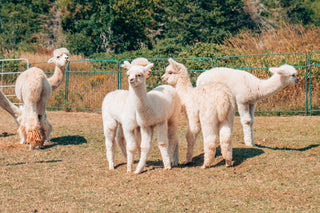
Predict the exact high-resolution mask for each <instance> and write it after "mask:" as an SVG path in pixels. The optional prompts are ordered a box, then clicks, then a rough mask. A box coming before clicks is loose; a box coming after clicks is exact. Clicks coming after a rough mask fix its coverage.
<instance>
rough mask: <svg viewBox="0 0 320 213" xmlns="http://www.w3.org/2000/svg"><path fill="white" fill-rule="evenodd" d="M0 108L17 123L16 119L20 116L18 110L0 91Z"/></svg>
mask: <svg viewBox="0 0 320 213" xmlns="http://www.w3.org/2000/svg"><path fill="white" fill-rule="evenodd" d="M0 106H1V107H2V108H3V109H4V110H6V111H7V112H8V113H9V114H10V115H11V116H12V117H13V118H14V119H15V121H16V123H17V124H18V122H17V118H18V116H19V115H20V109H19V108H18V107H17V106H16V105H14V104H13V103H11V102H10V101H9V100H8V99H7V97H6V96H5V95H4V94H3V93H2V92H1V91H0Z"/></svg>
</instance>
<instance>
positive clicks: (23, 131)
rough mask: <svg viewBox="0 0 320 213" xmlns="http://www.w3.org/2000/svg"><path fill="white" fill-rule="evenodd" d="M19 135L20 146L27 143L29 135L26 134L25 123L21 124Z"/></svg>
mask: <svg viewBox="0 0 320 213" xmlns="http://www.w3.org/2000/svg"><path fill="white" fill-rule="evenodd" d="M18 133H19V136H20V144H25V143H27V134H26V127H25V124H24V122H22V123H20V126H19V129H18Z"/></svg>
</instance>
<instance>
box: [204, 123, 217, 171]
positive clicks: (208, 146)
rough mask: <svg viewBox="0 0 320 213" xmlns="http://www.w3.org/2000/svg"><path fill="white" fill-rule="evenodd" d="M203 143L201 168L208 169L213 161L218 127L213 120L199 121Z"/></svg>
mask: <svg viewBox="0 0 320 213" xmlns="http://www.w3.org/2000/svg"><path fill="white" fill-rule="evenodd" d="M201 121H202V122H201V127H202V134H203V143H204V161H203V165H202V167H201V168H203V169H204V168H207V167H209V166H210V165H211V164H212V162H213V161H214V158H215V155H216V147H217V141H218V125H217V123H216V121H215V120H214V119H208V117H207V118H203V119H201Z"/></svg>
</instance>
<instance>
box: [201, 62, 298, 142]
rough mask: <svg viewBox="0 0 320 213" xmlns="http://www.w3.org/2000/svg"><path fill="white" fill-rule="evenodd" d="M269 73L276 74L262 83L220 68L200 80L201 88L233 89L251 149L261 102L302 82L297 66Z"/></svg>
mask: <svg viewBox="0 0 320 213" xmlns="http://www.w3.org/2000/svg"><path fill="white" fill-rule="evenodd" d="M269 71H270V72H272V73H273V75H272V76H271V77H270V78H269V79H259V78H257V77H255V76H254V75H252V74H251V73H248V72H246V71H242V70H235V69H231V68H223V67H219V68H213V69H211V70H208V71H206V72H204V73H202V74H201V75H200V76H199V77H198V79H197V85H204V84H208V83H216V82H221V83H223V84H225V85H227V86H228V87H229V88H230V89H231V91H232V94H233V96H234V97H235V99H236V102H237V105H238V110H239V114H240V119H241V124H242V127H243V133H244V142H245V144H246V145H247V146H254V140H253V130H252V125H253V123H254V109H255V106H256V103H257V101H259V100H261V99H264V98H267V97H269V96H271V95H273V94H275V93H276V92H278V91H279V90H281V89H283V88H284V87H286V86H288V85H291V84H295V83H297V82H298V77H297V71H296V69H295V68H294V67H293V66H290V65H287V64H284V65H282V66H280V67H272V68H270V69H269Z"/></svg>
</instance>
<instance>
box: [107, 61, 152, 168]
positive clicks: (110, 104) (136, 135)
mask: <svg viewBox="0 0 320 213" xmlns="http://www.w3.org/2000/svg"><path fill="white" fill-rule="evenodd" d="M131 64H133V65H141V66H147V65H148V64H149V61H148V60H147V59H145V58H136V59H134V60H133V61H132V63H131ZM128 96H129V91H128V90H116V91H113V92H110V93H108V94H107V95H106V96H105V98H104V100H103V103H102V120H103V130H104V135H105V144H106V155H107V159H108V163H109V170H113V169H114V149H115V143H117V144H118V147H119V148H120V151H121V153H122V154H123V155H124V156H125V157H127V151H126V141H125V138H124V134H123V126H124V128H125V132H126V135H127V138H129V140H134V142H133V143H131V144H133V147H128V149H130V150H136V149H137V148H138V152H139V154H140V149H139V148H140V129H139V127H138V124H137V122H136V112H135V109H134V108H133V107H132V103H131V102H130V100H129V98H128ZM129 158H133V155H130V154H129ZM127 171H128V172H131V171H132V164H131V163H128V165H127Z"/></svg>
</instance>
